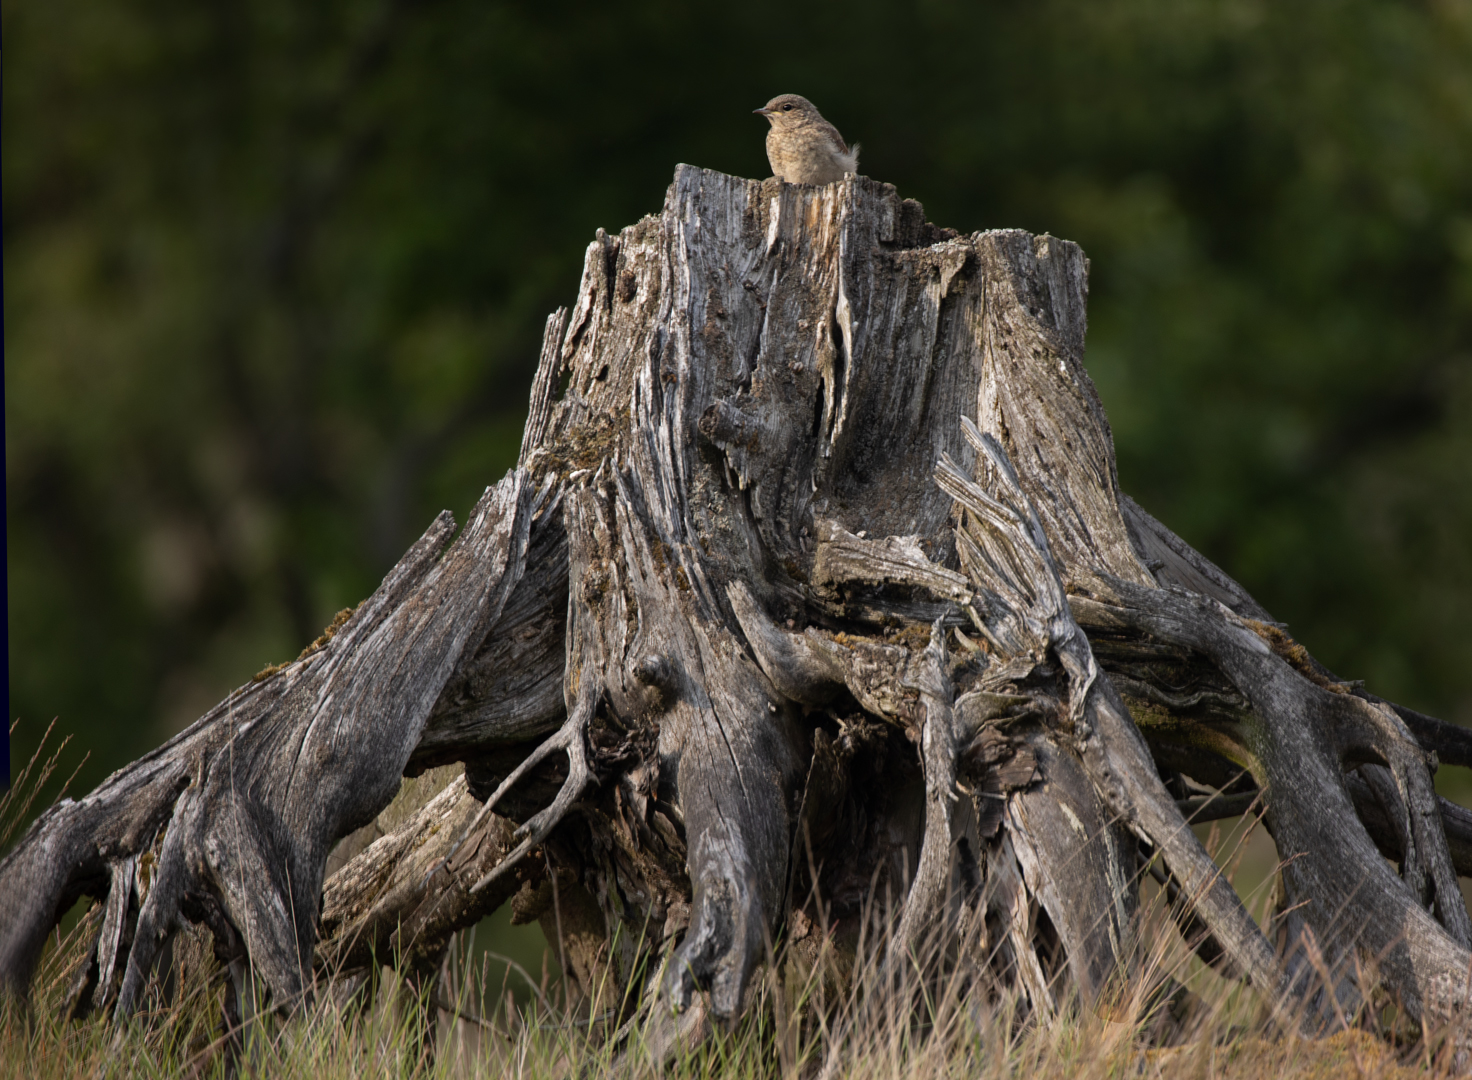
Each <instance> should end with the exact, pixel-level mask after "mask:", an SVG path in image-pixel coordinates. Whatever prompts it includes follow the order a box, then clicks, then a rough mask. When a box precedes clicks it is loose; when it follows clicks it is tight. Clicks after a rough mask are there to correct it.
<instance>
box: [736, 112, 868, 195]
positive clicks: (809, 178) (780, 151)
mask: <svg viewBox="0 0 1472 1080" xmlns="http://www.w3.org/2000/svg"><path fill="white" fill-rule="evenodd" d="M752 112H754V113H756V114H757V115H758V116H765V117H766V118H767V119H768V120H769V121H771V123H772V130H771V131H769V132H767V160H768V161H770V162H771V163H772V172H774V173H776V174H777V176H779V177H780V178H781V179H783V180H785V181H787V183H789V184H831V183H833V181H835V180H842V179H843V177H844V174H845V173H851V172H857V171H858V168H859V146H858V143H855V144H854V147H853V149H852V150H850V149H849V147H848V143H846V142H844V141H843V136H842V135H840V134H839V133H838V129H837V128H836V127H834V126H833V125H832V124H830V123H829V122H828V121H827V120H824V119H823V114H822V113H820V112H819V111H818V107H817V106H816V105H814V104H813V103H812V102H811V101H809V100H808V99H807V98H805V97H802V96H801V95H799V94H782V95H780V96H778V97H774V98H773V99H772V100H771V101H769V102H767V103H766V104H765V105H763V106H762V107H761V108H760V109H753V110H752Z"/></svg>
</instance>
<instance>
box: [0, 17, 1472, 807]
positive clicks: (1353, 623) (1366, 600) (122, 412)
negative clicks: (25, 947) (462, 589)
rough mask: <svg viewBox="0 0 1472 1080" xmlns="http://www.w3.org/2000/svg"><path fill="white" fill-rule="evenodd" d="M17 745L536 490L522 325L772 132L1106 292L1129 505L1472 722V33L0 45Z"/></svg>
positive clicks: (100, 736)
mask: <svg viewBox="0 0 1472 1080" xmlns="http://www.w3.org/2000/svg"><path fill="white" fill-rule="evenodd" d="M3 34H4V40H5V43H6V46H7V49H6V57H5V59H6V63H5V66H4V104H3V110H4V111H3V146H4V152H3V184H4V260H5V261H4V271H5V350H6V351H5V395H6V470H7V471H6V497H7V500H8V512H9V519H8V520H9V532H8V537H7V541H8V545H9V547H8V557H9V570H10V612H9V618H10V663H11V684H10V715H11V716H12V717H15V716H19V717H21V718H22V726H21V728H20V729H19V731H18V732H17V742H16V745H15V752H14V756H15V758H16V760H17V764H18V765H19V764H21V763H23V762H24V761H25V759H26V757H27V756H28V755H29V753H30V750H31V749H32V748H33V747H34V745H35V741H36V739H37V738H38V737H39V735H40V732H41V731H42V729H43V728H44V727H45V724H46V722H47V721H48V720H50V718H51V717H52V716H58V715H59V716H60V718H61V719H60V725H59V726H60V728H61V730H64V731H71V732H75V733H76V734H77V736H78V743H79V744H80V746H81V747H83V748H86V749H89V750H90V751H91V752H92V759H91V761H90V762H89V763H88V765H87V766H86V768H85V769H84V771H83V773H82V775H81V776H79V777H78V780H77V783H76V786H75V788H74V790H78V789H79V790H86V789H87V788H89V787H90V786H91V785H92V784H93V783H95V782H96V781H97V780H98V779H100V777H101V776H102V775H103V774H104V773H106V772H107V771H109V770H110V769H113V768H116V767H117V766H119V765H121V764H123V763H124V762H126V761H127V760H129V759H130V758H132V757H134V756H136V755H137V754H138V753H140V752H141V751H143V750H145V749H147V748H149V747H151V746H153V745H155V744H157V743H158V742H159V741H160V740H161V739H162V738H163V737H165V736H166V735H167V734H168V733H169V732H171V731H173V730H177V729H178V728H179V727H180V726H182V725H183V724H184V723H186V722H188V721H189V720H190V719H192V718H193V717H194V716H196V715H198V714H199V713H200V712H202V711H203V710H204V709H206V708H207V707H208V706H209V705H211V704H212V703H213V702H214V701H216V700H218V699H219V698H220V697H221V696H223V694H224V693H225V692H226V691H227V690H228V689H229V688H231V687H232V686H234V685H237V684H239V683H241V682H243V681H244V680H245V679H247V678H248V677H249V676H250V675H251V673H252V672H254V671H255V670H257V669H258V668H260V667H261V666H263V665H264V664H266V663H268V662H271V661H277V660H281V659H283V658H286V657H289V656H293V655H295V653H296V652H297V650H299V649H300V648H301V647H302V645H304V644H305V643H306V642H308V641H310V640H311V639H312V637H313V636H315V634H316V632H317V630H318V629H319V628H320V627H321V626H322V625H323V624H324V623H326V622H327V621H328V620H329V619H330V618H331V617H332V614H333V612H334V611H336V610H337V609H338V608H340V607H342V606H345V605H348V604H351V603H354V602H355V601H357V600H358V599H360V598H361V597H363V596H364V595H366V594H367V593H368V592H369V591H370V590H371V589H372V588H373V587H374V585H375V584H376V582H377V579H378V577H379V575H381V574H382V573H383V571H384V570H386V569H387V567H388V566H390V565H391V564H392V562H393V561H394V559H395V558H396V557H397V556H398V555H399V554H400V553H401V552H402V550H403V548H404V547H405V546H406V545H407V544H408V543H409V542H410V541H411V540H412V539H413V538H414V537H415V536H416V535H417V534H418V532H419V531H420V530H421V529H422V528H423V527H424V526H425V525H426V524H427V523H428V522H429V520H430V519H431V517H432V515H433V514H434V513H435V512H436V511H438V510H439V509H441V508H442V507H449V508H451V509H452V510H454V511H455V512H456V513H457V514H459V515H462V516H463V514H464V512H465V511H466V509H467V508H468V507H469V506H470V504H471V503H472V501H473V500H474V498H475V497H476V496H477V494H478V493H479V491H480V490H481V489H482V487H483V486H484V485H485V484H487V483H490V482H493V481H495V480H496V479H497V478H499V476H500V475H501V474H502V472H503V471H504V470H505V469H506V468H507V467H508V466H509V465H510V464H511V463H512V462H513V460H514V457H515V452H516V447H517V445H518V440H519V435H520V427H521V422H522V418H523V416H524V412H525V398H526V391H527V388H528V386H529V384H530V377H531V372H532V369H533V364H534V361H535V356H536V350H537V344H538V340H539V336H540V333H541V325H542V320H543V318H544V316H545V315H546V314H547V313H548V312H549V311H550V310H552V308H554V307H555V306H556V305H558V304H561V303H569V302H571V300H572V299H573V297H574V295H575V290H576V287H577V280H578V273H579V269H580V265H581V258H582V251H583V248H584V245H585V244H586V243H587V242H588V240H590V239H591V237H592V234H593V231H594V229H595V228H596V227H599V226H602V227H604V228H607V229H609V230H616V229H618V228H621V227H622V226H624V225H627V224H630V223H632V222H633V221H635V220H636V219H637V218H638V217H639V216H641V215H643V214H646V213H652V212H656V211H657V210H658V208H659V206H660V202H661V198H662V194H663V190H664V187H665V185H666V184H667V183H668V182H669V179H670V176H671V174H672V171H673V168H674V166H675V164H676V163H677V162H680V161H685V162H691V163H694V164H698V165H702V166H706V167H709V168H714V169H720V170H723V171H726V172H732V173H738V174H743V175H748V176H757V177H763V176H766V175H767V174H768V172H769V170H768V167H767V163H766V160H765V157H764V154H763V137H764V129H765V124H764V123H763V122H762V121H761V120H760V118H758V117H754V116H752V115H751V114H750V110H751V109H753V108H755V107H756V106H758V105H760V104H761V103H762V102H764V101H766V100H767V99H768V98H769V97H771V96H772V95H774V94H776V93H779V92H786V91H795V92H800V93H804V94H807V95H808V96H809V97H811V98H813V99H814V100H815V101H817V102H818V104H819V105H820V106H821V108H822V109H823V110H824V112H825V114H826V115H827V116H828V117H829V118H830V119H832V120H833V121H834V122H835V123H837V124H838V126H839V127H840V129H841V130H842V131H843V133H844V134H845V135H846V136H847V137H848V138H849V139H850V140H851V141H853V140H858V141H861V142H862V143H863V145H864V151H863V159H862V163H861V170H862V171H863V172H865V173H866V174H868V175H871V176H874V177H877V178H880V179H883V180H887V181H890V182H893V183H894V184H896V185H897V186H898V187H899V189H900V191H901V192H902V193H903V194H904V195H906V196H910V197H914V198H917V199H920V200H921V201H922V202H923V203H924V204H925V206H926V208H927V210H928V212H929V216H930V218H931V219H932V220H933V221H936V222H938V223H940V224H944V225H949V226H953V227H956V228H959V229H962V230H967V231H970V230H976V229H984V228H991V227H1004V226H1021V227H1024V228H1027V229H1031V230H1033V231H1037V232H1042V231H1048V232H1052V233H1054V234H1055V235H1060V236H1065V237H1068V238H1070V239H1074V240H1077V241H1079V242H1080V243H1082V244H1083V245H1084V248H1085V250H1086V251H1087V252H1088V253H1089V255H1090V256H1091V258H1092V267H1093V271H1092V272H1093V284H1092V298H1091V308H1090V315H1091V322H1092V327H1091V331H1090V339H1089V355H1088V363H1089V367H1090V370H1091V371H1092V372H1093V374H1094V377H1095V379H1096V381H1097V383H1098V386H1099V389H1100V392H1101V394H1102V395H1103V398H1104V402H1105V405H1106V407H1107V409H1108V411H1109V414H1110V417H1111V419H1112V421H1113V424H1114V431H1115V437H1116V440H1117V444H1118V448H1119V455H1120V473H1121V479H1122V481H1123V483H1124V485H1125V487H1126V489H1127V490H1129V491H1130V492H1131V493H1132V494H1133V495H1135V497H1136V498H1138V499H1139V500H1140V501H1141V502H1142V503H1143V504H1144V505H1145V506H1146V507H1147V508H1148V509H1150V510H1151V511H1152V512H1153V513H1155V514H1156V515H1157V516H1159V517H1160V518H1162V519H1163V520H1164V521H1165V522H1166V523H1168V524H1169V525H1171V526H1172V527H1173V528H1174V529H1176V530H1177V531H1178V532H1180V533H1181V534H1182V535H1183V536H1185V537H1186V539H1187V540H1189V541H1190V542H1191V543H1193V544H1195V545H1196V546H1197V547H1198V548H1200V549H1201V550H1202V551H1203V552H1205V553H1206V554H1208V555H1209V556H1210V557H1212V558H1213V559H1215V560H1216V561H1218V562H1219V563H1220V564H1221V565H1222V566H1223V567H1225V568H1226V569H1227V570H1228V571H1229V572H1230V573H1232V574H1234V575H1235V576H1236V577H1238V578H1239V579H1240V580H1242V581H1243V583H1244V584H1246V585H1247V587H1248V588H1249V589H1250V590H1251V591H1252V592H1253V593H1254V594H1255V595H1256V596H1257V597H1258V598H1259V599H1260V600H1261V601H1262V602H1263V603H1264V604H1265V605H1266V606H1267V607H1268V608H1269V610H1271V611H1273V612H1274V614H1275V615H1276V616H1277V617H1278V618H1280V619H1284V620H1285V621H1287V622H1289V623H1290V624H1291V629H1292V632H1293V633H1294V634H1295V635H1296V636H1298V637H1299V638H1300V639H1301V640H1303V641H1304V642H1305V643H1306V644H1308V646H1309V647H1310V648H1311V649H1312V650H1313V651H1314V652H1315V654H1316V655H1318V656H1319V657H1320V658H1321V659H1322V660H1324V661H1325V662H1326V663H1327V664H1328V665H1329V666H1330V667H1331V668H1333V669H1334V670H1335V671H1337V672H1338V673H1339V674H1341V675H1342V676H1344V677H1350V678H1364V679H1366V680H1367V681H1368V682H1369V685H1370V686H1371V688H1372V689H1374V690H1376V691H1378V692H1380V693H1382V694H1385V695H1387V696H1389V697H1391V698H1394V699H1396V700H1400V701H1403V702H1405V703H1406V704H1410V705H1414V706H1416V707H1419V708H1422V709H1425V710H1428V711H1431V712H1434V713H1439V714H1441V715H1444V716H1447V717H1449V718H1453V719H1459V720H1461V721H1463V722H1472V675H1469V672H1472V628H1469V626H1468V619H1467V615H1466V613H1467V612H1468V611H1469V610H1472V3H1468V2H1465V0H1460V2H1458V0H1448V2H1421V3H1411V2H1405V3H1391V2H1370V0H1333V2H1329V0H1303V2H1299V3H1294V4H1275V3H1271V2H1268V0H1039V2H1035V3H1027V4H1022V3H1015V2H1012V3H1001V2H987V3H974V2H973V3H963V2H946V0H917V2H913V3H908V4H898V3H880V2H876V0H843V2H832V3H817V4H801V3H796V2H783V3H774V2H771V0H749V2H747V3H744V4H739V5H687V4H678V3H674V2H668V0H637V2H630V3H623V4H608V3H592V2H573V0H544V2H542V3H537V4H499V3H490V2H486V0H426V2H420V3H408V2H396V0H365V2H349V0H321V2H316V3H309V4H302V3H296V2H288V0H210V2H206V3H198V2H195V0H189V2H185V0H108V2H107V3H102V4H99V3H95V2H87V0H5V2H4V7H3Z"/></svg>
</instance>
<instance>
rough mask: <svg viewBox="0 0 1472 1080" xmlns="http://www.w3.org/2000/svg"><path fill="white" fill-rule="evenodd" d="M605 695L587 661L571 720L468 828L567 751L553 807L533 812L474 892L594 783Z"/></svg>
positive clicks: (472, 830)
mask: <svg viewBox="0 0 1472 1080" xmlns="http://www.w3.org/2000/svg"><path fill="white" fill-rule="evenodd" d="M590 658H591V657H590ZM602 696H603V687H602V683H600V682H598V681H597V675H596V673H595V671H594V670H593V665H592V664H591V663H585V664H584V667H583V677H582V679H580V680H579V686H578V700H577V704H576V706H575V707H574V708H573V710H572V712H571V713H569V714H568V717H567V720H566V721H564V722H563V725H562V726H561V727H560V728H558V729H557V731H556V732H554V733H553V735H552V736H551V738H549V739H547V740H546V741H545V742H544V743H542V745H540V746H538V747H537V748H536V749H535V750H533V751H532V752H531V754H530V755H528V757H527V759H526V760H525V761H523V762H522V763H521V764H520V765H518V766H517V767H516V768H515V769H513V770H512V772H511V775H510V776H508V777H506V779H505V780H502V781H501V783H500V785H499V786H497V788H496V790H495V791H493V792H492V793H491V796H490V798H488V799H486V804H485V806H483V807H481V811H480V813H479V814H477V815H476V816H475V819H474V820H473V821H472V822H471V823H470V825H469V826H468V827H467V828H466V830H465V834H464V835H465V836H466V837H469V836H473V835H474V834H475V831H476V830H477V829H478V828H480V826H481V824H482V823H483V822H484V821H485V819H486V818H487V817H488V816H489V815H490V813H491V811H493V810H494V809H495V808H496V804H497V803H498V802H499V801H500V800H501V797H502V796H503V795H505V794H506V792H508V791H510V790H511V788H512V787H513V786H514V785H515V784H516V782H517V781H518V780H520V779H521V778H522V777H523V776H525V775H526V774H527V773H528V772H530V771H531V770H532V769H534V768H536V767H537V766H538V765H540V764H541V763H542V761H543V760H545V759H546V758H547V756H548V755H550V754H552V753H555V752H556V751H558V750H564V751H566V752H567V779H566V780H564V781H563V783H562V787H561V788H560V789H559V790H558V792H557V797H556V798H555V799H553V800H552V804H551V805H550V806H548V807H547V808H546V809H544V810H540V811H538V812H537V813H536V814H534V815H532V817H530V818H528V819H527V820H526V821H525V822H524V823H523V824H522V825H521V827H520V828H518V829H517V830H516V833H515V834H514V835H515V836H516V838H517V839H519V840H520V843H518V844H517V845H516V847H514V848H513V849H512V850H511V851H510V852H508V853H507V855H506V857H505V858H504V859H502V860H501V861H500V862H499V863H497V864H496V867H495V869H493V870H492V871H491V872H490V873H488V874H486V875H485V876H484V877H482V878H481V879H480V880H479V881H477V882H476V883H475V884H474V885H472V886H471V887H470V891H471V892H479V891H480V890H482V889H484V888H486V887H487V886H488V885H490V884H491V883H492V882H494V881H496V880H497V879H498V878H500V877H501V876H502V875H504V874H506V873H507V872H508V871H510V870H511V869H512V868H513V867H514V866H515V865H516V863H517V861H518V860H520V859H521V857H522V856H523V855H525V854H526V853H527V852H528V851H530V850H531V849H532V848H534V847H536V846H537V845H538V844H540V843H541V842H542V841H543V840H545V839H547V837H548V835H549V834H550V833H551V832H552V830H553V829H555V828H556V827H557V826H558V825H559V824H560V823H561V822H562V819H563V818H564V817H566V816H567V812H568V811H569V810H571V809H572V807H573V804H574V803H576V802H577V801H578V799H580V798H582V795H583V792H585V791H586V790H587V789H588V786H589V785H590V784H591V783H592V782H593V770H592V769H591V768H590V767H589V765H588V742H587V734H588V723H589V722H590V721H591V720H592V719H593V712H594V710H596V709H597V707H598V701H599V699H600V698H601V697H602ZM462 839H463V838H462Z"/></svg>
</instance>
